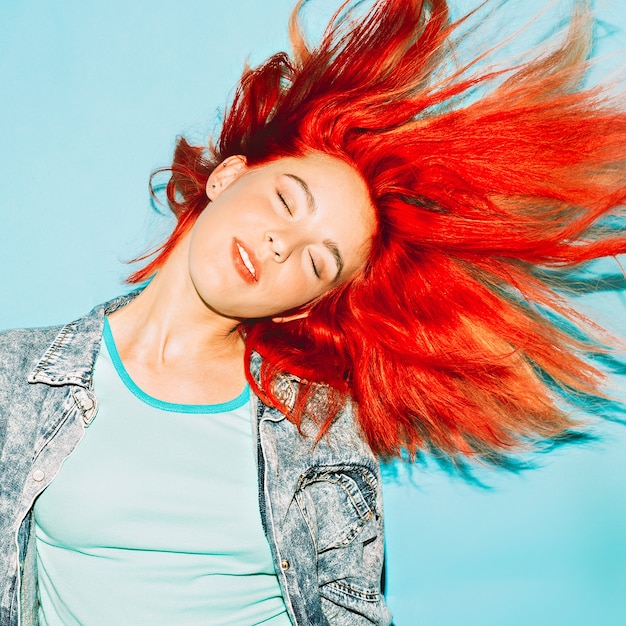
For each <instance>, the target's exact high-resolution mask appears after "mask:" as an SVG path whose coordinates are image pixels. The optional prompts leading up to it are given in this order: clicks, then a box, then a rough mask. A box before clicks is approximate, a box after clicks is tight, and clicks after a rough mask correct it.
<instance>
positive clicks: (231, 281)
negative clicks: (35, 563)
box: [189, 153, 376, 319]
mask: <svg viewBox="0 0 626 626" xmlns="http://www.w3.org/2000/svg"><path fill="white" fill-rule="evenodd" d="M207 195H208V196H209V198H210V199H211V200H212V202H211V203H210V204H209V206H208V207H207V208H206V209H205V210H204V212H203V213H202V214H201V215H200V217H199V218H198V220H197V221H196V223H195V225H194V227H193V229H192V232H191V238H190V244H189V246H190V247H189V273H190V277H191V281H192V283H193V285H194V287H195V289H196V291H197V293H198V295H199V296H200V297H201V299H202V300H203V301H204V302H205V303H206V304H207V305H208V306H209V307H210V308H211V309H213V310H214V311H216V312H218V313H220V314H221V315H224V316H227V317H232V318H235V319H253V318H260V317H268V316H275V315H277V314H279V313H282V312H284V311H287V310H289V309H293V308H295V307H298V306H300V305H303V304H305V303H307V302H310V301H311V300H314V299H315V298H317V297H319V296H321V295H323V294H324V293H326V292H327V291H329V290H330V289H332V288H333V287H336V286H337V285H339V284H341V283H343V282H345V281H347V280H349V279H350V278H351V277H352V276H354V274H355V273H356V272H357V271H358V270H359V269H360V268H361V267H363V265H364V263H365V262H366V259H367V255H368V252H369V247H370V242H371V239H372V236H373V234H374V230H375V227H376V222H375V216H374V210H373V207H372V204H371V201H370V198H369V194H368V191H367V187H366V186H365V183H364V181H363V180H362V178H361V176H360V175H359V173H358V172H357V171H356V170H355V169H354V168H352V167H351V166H350V165H348V164H346V163H345V162H343V161H341V160H339V159H336V158H334V157H330V156H327V155H323V154H319V153H312V154H309V155H307V156H304V157H287V158H282V159H278V160H276V161H272V162H270V163H268V164H265V165H260V166H256V167H247V166H246V164H245V160H244V159H242V158H240V157H231V158H229V159H227V160H226V161H225V162H224V164H222V165H221V166H219V167H218V168H217V169H216V170H215V172H214V173H213V174H212V175H211V178H210V179H209V182H208V184H207Z"/></svg>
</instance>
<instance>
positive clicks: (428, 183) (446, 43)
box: [130, 0, 626, 462]
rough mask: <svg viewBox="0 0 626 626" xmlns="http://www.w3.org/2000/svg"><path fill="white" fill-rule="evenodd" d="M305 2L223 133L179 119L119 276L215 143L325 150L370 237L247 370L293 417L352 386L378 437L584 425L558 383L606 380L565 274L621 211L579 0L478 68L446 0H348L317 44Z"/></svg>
mask: <svg viewBox="0 0 626 626" xmlns="http://www.w3.org/2000/svg"><path fill="white" fill-rule="evenodd" d="M303 4H304V3H303V2H301V3H300V4H299V5H298V6H297V7H296V9H295V10H294V13H293V15H292V21H291V41H292V48H293V51H292V55H291V57H290V56H288V55H287V54H285V53H279V54H276V55H274V56H272V57H271V58H270V59H268V60H267V61H266V62H265V63H263V64H262V65H260V66H259V67H257V68H254V69H246V71H245V72H244V74H243V76H242V78H241V81H240V83H239V86H238V89H237V92H236V95H235V97H234V101H233V102H232V104H231V106H230V107H229V108H228V110H227V114H226V117H225V120H224V123H223V127H222V131H221V134H220V136H219V138H218V140H217V141H216V143H215V145H211V147H210V148H208V149H207V148H202V147H194V146H190V145H189V144H188V143H187V142H186V141H185V140H184V139H180V140H179V143H178V145H177V148H176V151H175V155H174V161H173V165H172V168H171V172H172V175H171V179H170V181H169V183H168V186H167V195H168V200H169V204H170V206H171V208H172V210H173V211H174V213H175V214H176V216H177V217H178V223H177V226H176V228H175V230H174V232H173V234H172V235H171V237H170V238H169V240H168V241H167V242H166V243H165V244H164V245H163V246H162V247H161V248H160V249H159V251H158V254H157V256H156V257H155V258H154V259H153V260H152V261H151V262H150V263H148V264H147V265H146V266H145V267H144V268H143V269H141V270H139V271H138V272H136V273H135V274H133V275H132V276H131V277H130V281H131V282H139V281H143V280H145V279H147V278H149V277H150V276H151V275H152V274H153V273H154V272H155V271H156V270H158V268H159V267H160V266H161V265H162V264H163V262H164V261H165V260H166V259H167V256H168V254H169V253H170V251H171V250H172V249H173V247H174V246H175V245H176V244H177V242H178V241H179V240H180V238H181V236H183V235H184V234H185V233H186V232H187V231H188V230H189V228H191V226H192V225H193V223H194V221H195V219H196V217H197V216H198V215H199V213H200V212H201V211H203V210H204V209H205V207H206V204H207V198H206V195H205V185H206V181H207V178H208V176H209V175H210V173H211V171H212V170H213V169H214V168H215V167H216V165H217V164H218V163H219V162H220V161H222V160H223V159H224V158H226V157H228V156H230V155H234V154H243V155H245V156H246V157H247V159H248V162H249V164H251V165H255V164H259V163H263V162H266V161H268V160H271V159H274V158H278V157H282V156H297V155H304V154H306V153H308V152H311V151H321V152H324V153H328V154H332V155H334V156H337V157H339V158H341V159H344V160H345V161H346V162H348V163H350V164H351V165H353V166H354V167H355V168H356V169H357V170H358V171H359V172H360V173H361V175H362V176H363V178H364V180H365V181H366V183H367V185H368V187H369V190H370V194H371V198H372V201H373V204H374V207H375V210H376V213H377V218H378V226H377V232H376V234H375V238H374V242H373V245H372V251H371V255H370V259H369V262H368V264H367V267H366V268H365V269H364V270H363V271H362V272H361V273H360V274H358V275H357V277H356V278H354V279H353V280H352V281H350V282H349V283H346V284H344V285H342V286H341V287H339V288H337V289H335V290H334V291H332V292H330V293H329V294H328V295H327V296H325V297H324V298H322V299H321V300H320V301H318V302H316V303H314V304H313V305H312V306H311V308H310V313H309V316H308V317H306V318H303V319H297V320H294V321H292V322H288V323H275V322H273V321H271V320H260V321H255V322H250V323H246V324H245V325H244V330H245V335H246V346H247V351H248V356H250V353H251V352H252V351H256V352H258V353H260V355H261V356H262V357H263V365H262V370H261V378H260V382H258V381H256V380H254V379H253V378H252V377H250V383H251V384H252V385H253V386H254V388H255V389H256V391H257V392H258V393H259V394H260V395H261V396H262V397H263V398H264V399H265V400H266V401H269V402H271V403H272V404H274V405H276V406H279V407H281V408H282V409H283V410H285V411H286V412H287V413H288V414H289V415H290V417H291V419H293V420H295V421H298V420H300V419H302V417H303V416H304V415H305V414H313V417H314V413H315V401H316V398H318V397H319V396H318V394H320V393H321V394H322V396H323V398H324V399H325V401H326V402H328V403H329V405H330V407H331V411H330V413H328V418H327V420H326V422H325V423H324V426H325V427H327V426H328V424H329V423H330V420H331V419H332V417H333V415H334V414H335V413H336V411H337V410H338V409H339V408H340V407H341V406H342V405H343V403H344V402H345V401H346V400H347V398H348V397H350V398H351V399H352V401H353V403H354V405H355V407H356V410H357V414H358V419H359V422H360V425H361V428H362V431H363V434H364V436H365V437H366V439H367V440H368V441H369V443H370V444H371V446H372V449H373V450H374V451H375V452H376V453H379V454H381V455H382V456H397V455H401V454H403V453H406V452H407V451H408V452H409V453H410V454H413V453H416V452H418V451H420V450H429V451H434V452H436V453H438V454H441V455H444V456H445V457H446V458H451V459H453V460H455V459H458V458H460V457H463V456H468V457H471V458H480V459H483V460H486V461H491V462H497V461H498V459H501V458H503V455H504V456H506V455H507V454H508V453H511V452H515V451H518V450H520V449H528V448H531V447H532V444H534V443H537V442H540V441H546V440H558V439H559V438H560V437H563V436H565V435H567V433H568V432H571V431H572V430H575V428H576V421H575V420H574V419H572V418H571V417H570V416H569V414H568V413H567V411H566V407H567V402H568V400H571V399H572V398H574V399H575V398H578V397H580V396H581V395H585V394H591V396H593V395H594V394H598V393H599V392H598V391H597V389H598V383H599V374H598V372H597V371H596V369H595V368H594V367H593V365H591V363H590V360H589V358H588V355H589V354H590V353H593V352H594V351H596V350H600V349H601V348H600V346H599V344H598V343H597V342H595V340H593V339H591V338H590V335H589V333H588V332H587V331H588V330H589V327H588V325H587V326H586V324H587V322H586V320H585V319H584V318H582V317H581V316H578V315H577V314H576V313H575V312H574V311H572V310H571V309H570V307H569V306H568V305H567V303H566V301H565V300H564V299H563V298H562V297H560V296H559V295H558V293H557V291H555V285H557V284H558V279H559V276H560V275H561V274H562V273H563V272H565V271H567V269H568V268H571V267H573V266H576V265H577V264H580V263H585V262H587V261H589V260H592V259H595V258H598V257H602V256H613V255H617V254H620V253H623V252H625V251H626V239H625V238H624V237H623V235H622V234H620V232H619V231H615V229H613V231H612V230H611V228H610V225H609V226H606V224H608V222H607V219H609V220H610V219H622V218H623V213H620V211H621V209H620V206H621V205H623V203H624V200H625V198H626V181H625V177H624V162H625V159H626V114H625V113H624V111H623V109H621V108H620V107H619V106H618V104H616V103H615V101H614V100H612V99H611V98H610V97H609V96H608V95H605V94H604V93H603V92H601V91H600V90H598V89H585V88H582V87H580V84H581V80H582V77H583V75H584V73H585V71H586V69H587V68H588V61H587V55H588V50H589V46H590V39H591V35H590V32H591V24H592V18H591V15H590V12H589V10H588V8H587V4H586V2H582V1H581V2H578V3H577V4H576V7H577V9H576V11H575V12H574V14H573V16H572V19H571V21H570V27H569V31H568V33H567V35H566V37H565V39H564V41H563V42H562V44H561V45H560V46H552V47H549V48H545V47H543V48H542V49H541V50H539V51H537V52H536V53H534V54H533V56H532V57H530V58H527V59H526V60H525V61H524V62H520V63H518V64H517V65H516V66H515V67H513V68H502V67H501V68H500V69H493V68H491V69H486V70H484V71H482V72H481V71H480V70H479V69H478V68H479V67H483V66H484V65H485V64H484V62H482V61H484V59H480V61H481V62H482V64H481V63H473V62H472V63H469V64H467V65H465V66H463V67H458V68H457V69H456V70H452V69H451V59H452V58H453V54H454V49H455V48H454V46H455V43H456V44H458V42H459V40H463V38H465V37H469V36H471V34H472V33H473V32H474V31H473V30H472V28H470V27H468V23H469V22H468V21H467V20H468V18H464V19H462V20H459V21H457V22H454V23H453V22H451V20H450V17H449V9H448V6H447V3H446V1H445V0H380V1H378V2H375V3H374V5H373V6H372V8H371V9H370V10H369V11H367V12H365V13H364V14H361V15H360V17H356V14H355V11H354V10H351V5H350V3H346V4H345V5H344V6H343V7H342V9H341V12H338V13H337V14H336V15H335V17H334V18H333V20H332V21H331V23H330V25H329V26H328V28H327V30H326V32H325V34H324V36H323V38H322V41H321V43H320V44H319V45H318V46H317V47H314V48H313V47H310V46H309V45H308V44H307V43H306V40H305V36H304V34H303V31H302V29H301V28H300V26H299V22H298V19H299V14H300V10H301V8H302V5H303ZM355 4H356V5H359V6H360V5H361V4H362V3H355ZM352 9H354V7H352ZM477 93H479V95H478V96H476V94H477ZM603 224H605V226H603ZM544 270H550V271H549V272H546V271H544ZM559 320H561V322H562V321H566V322H567V324H568V325H569V327H570V328H583V329H584V328H587V331H585V332H582V331H581V332H579V331H575V332H574V331H568V330H567V329H566V328H565V326H564V324H563V323H560V322H559ZM284 373H289V374H290V375H293V376H296V377H298V378H299V379H300V380H301V382H302V384H301V385H300V386H299V395H298V399H297V402H296V404H295V407H292V406H283V403H282V402H281V397H278V396H279V394H277V393H276V386H275V384H274V383H275V382H276V381H277V380H278V379H279V378H280V376H282V375H283V374H284ZM325 416H326V414H325Z"/></svg>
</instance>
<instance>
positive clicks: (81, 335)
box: [28, 289, 141, 388]
mask: <svg viewBox="0 0 626 626" xmlns="http://www.w3.org/2000/svg"><path fill="white" fill-rule="evenodd" d="M140 291H141V289H137V290H135V291H132V292H130V293H129V294H126V295H124V296H120V297H118V298H115V299H114V300H110V301H109V302H105V303H104V304H100V305H98V306H97V307H95V308H94V309H93V310H92V311H91V312H90V313H88V314H87V315H85V316H84V317H81V318H79V319H77V320H75V321H73V322H70V323H69V324H67V325H65V326H63V328H61V330H60V331H59V333H58V334H57V336H56V337H55V339H54V341H53V342H52V343H51V344H50V347H49V348H48V349H47V350H46V351H45V353H44V354H43V356H42V357H41V359H39V361H38V363H37V364H36V365H35V367H34V369H33V370H32V371H31V372H30V374H29V376H28V382H30V383H45V384H48V385H68V384H72V385H80V386H81V387H85V388H90V387H91V379H92V375H93V368H94V365H95V362H96V358H97V356H98V352H99V350H100V342H101V339H102V329H103V327H104V316H105V315H108V314H109V313H113V311H115V310H116V309H119V308H120V307H122V306H124V305H125V304H128V302H130V301H131V300H132V299H133V298H135V297H136V296H137V295H138V293H139V292H140Z"/></svg>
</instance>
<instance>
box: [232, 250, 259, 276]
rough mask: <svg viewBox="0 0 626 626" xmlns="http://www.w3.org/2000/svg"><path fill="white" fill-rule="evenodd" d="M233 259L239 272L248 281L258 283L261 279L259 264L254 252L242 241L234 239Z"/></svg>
mask: <svg viewBox="0 0 626 626" xmlns="http://www.w3.org/2000/svg"><path fill="white" fill-rule="evenodd" d="M232 254H233V261H234V263H235V269H236V270H237V272H238V274H239V275H240V276H241V277H242V278H243V279H244V280H245V281H246V282H247V283H250V284H252V283H256V282H258V280H259V269H258V267H259V264H258V262H257V260H256V258H255V256H254V253H253V252H252V251H251V250H249V249H248V248H246V247H245V246H244V245H243V244H242V243H241V241H238V240H237V239H233V246H232Z"/></svg>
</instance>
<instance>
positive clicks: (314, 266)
mask: <svg viewBox="0 0 626 626" xmlns="http://www.w3.org/2000/svg"><path fill="white" fill-rule="evenodd" d="M309 258H310V259H311V265H312V266H313V273H314V274H315V275H316V276H317V277H318V278H321V276H320V273H319V271H318V270H317V266H316V265H315V261H314V260H313V256H312V255H311V253H310V252H309Z"/></svg>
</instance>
